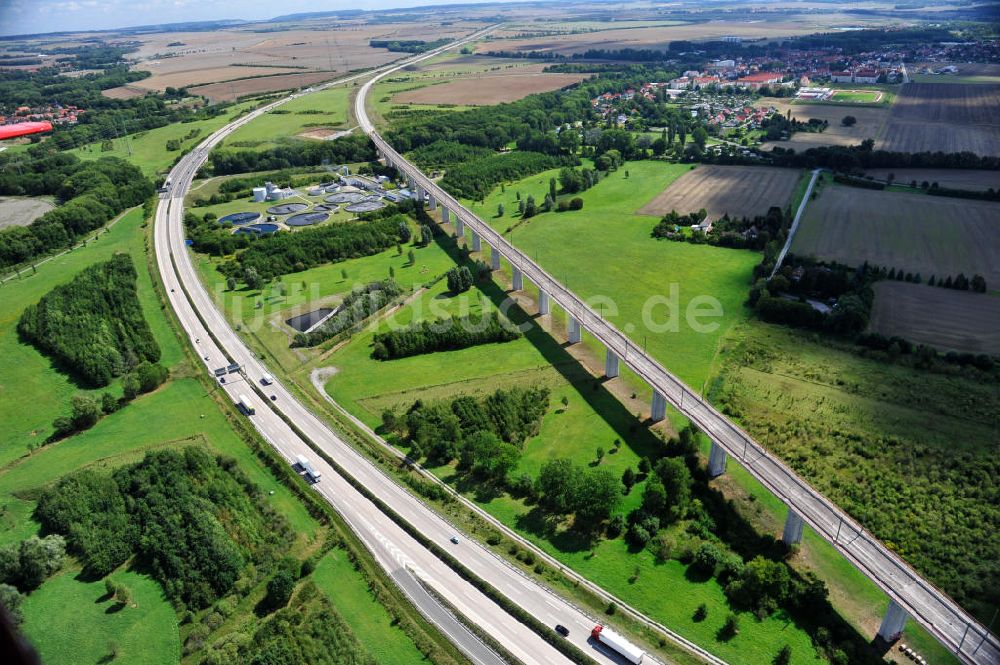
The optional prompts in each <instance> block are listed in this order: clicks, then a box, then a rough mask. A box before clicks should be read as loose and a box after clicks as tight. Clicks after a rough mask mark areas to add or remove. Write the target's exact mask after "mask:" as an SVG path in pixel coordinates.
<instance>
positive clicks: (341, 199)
mask: <svg viewBox="0 0 1000 665" xmlns="http://www.w3.org/2000/svg"><path fill="white" fill-rule="evenodd" d="M323 200H324V201H326V202H327V203H358V202H360V201H364V200H365V195H364V194H359V193H357V192H344V193H343V194H331V195H330V196H328V197H326V198H325V199H323Z"/></svg>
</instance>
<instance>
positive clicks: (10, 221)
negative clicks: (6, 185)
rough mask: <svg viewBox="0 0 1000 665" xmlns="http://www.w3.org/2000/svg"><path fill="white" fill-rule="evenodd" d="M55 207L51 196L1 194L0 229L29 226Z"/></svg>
mask: <svg viewBox="0 0 1000 665" xmlns="http://www.w3.org/2000/svg"><path fill="white" fill-rule="evenodd" d="M54 207H55V206H54V205H53V203H52V201H51V199H50V198H49V197H33V198H32V197H26V196H0V229H5V228H7V227H9V226H27V225H28V224H31V223H32V222H33V221H35V220H36V219H38V218H39V217H41V216H42V215H44V214H45V213H47V212H48V211H49V210H52V208H54Z"/></svg>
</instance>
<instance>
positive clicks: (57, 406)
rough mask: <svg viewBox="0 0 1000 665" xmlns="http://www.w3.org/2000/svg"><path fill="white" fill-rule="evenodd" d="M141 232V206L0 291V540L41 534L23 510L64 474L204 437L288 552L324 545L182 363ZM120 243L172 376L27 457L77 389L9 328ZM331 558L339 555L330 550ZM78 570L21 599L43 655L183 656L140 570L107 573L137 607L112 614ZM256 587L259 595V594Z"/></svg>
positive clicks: (403, 656)
mask: <svg viewBox="0 0 1000 665" xmlns="http://www.w3.org/2000/svg"><path fill="white" fill-rule="evenodd" d="M147 232H148V229H147V228H145V225H144V223H143V219H142V214H141V210H137V211H133V212H131V213H129V214H128V215H127V216H126V217H125V218H123V219H122V220H121V221H120V222H119V223H118V224H116V225H115V226H114V227H113V228H112V229H111V230H110V231H109V232H108V233H107V234H106V235H102V236H101V237H100V238H99V239H98V240H97V241H96V242H92V243H91V244H90V245H89V246H88V247H85V248H81V249H77V250H74V251H73V252H71V253H69V254H67V255H66V256H64V257H60V258H59V259H57V260H54V261H51V262H49V263H47V264H45V265H43V266H41V267H40V268H39V269H38V273H37V274H35V275H32V276H30V277H25V278H23V279H22V280H20V281H15V282H12V283H9V284H7V285H5V286H4V287H2V289H0V297H2V299H0V315H2V316H3V318H2V320H0V351H2V356H3V357H4V359H5V362H6V361H9V365H6V366H4V368H3V374H2V376H3V381H4V383H3V389H2V390H0V417H2V418H3V419H5V422H4V423H3V425H2V426H3V427H5V431H8V432H18V433H20V435H19V436H18V437H16V438H12V437H8V438H7V439H5V441H4V446H3V447H2V448H0V452H2V454H3V459H2V462H0V543H3V544H6V543H10V542H16V541H18V540H21V539H23V538H26V537H28V536H30V535H33V534H35V533H37V531H38V524H37V523H36V522H34V520H33V519H32V518H31V513H32V510H33V509H34V501H35V499H36V497H37V494H38V492H39V490H41V489H42V488H44V487H46V486H49V485H50V484H52V483H54V482H56V481H57V480H58V479H59V478H60V477H62V476H64V475H66V474H68V473H71V472H73V471H76V470H78V469H81V468H95V469H105V470H110V469H113V468H115V467H118V466H121V465H123V464H128V463H132V462H136V461H138V460H140V459H141V458H142V457H143V456H144V455H145V454H146V453H147V452H149V451H150V450H154V449H159V448H171V447H180V446H185V445H201V446H206V447H208V448H209V449H210V450H211V451H212V452H214V453H216V454H220V455H225V456H228V457H232V458H235V459H236V460H237V462H238V464H239V466H240V467H241V468H242V470H243V471H244V472H245V473H246V474H247V476H248V477H249V478H250V480H251V481H253V482H254V483H255V484H257V485H258V486H259V487H260V488H261V489H262V490H263V491H264V492H265V494H266V495H267V497H268V501H269V502H270V503H271V504H272V505H273V506H274V507H275V509H276V510H277V511H278V512H280V513H281V514H282V515H284V516H285V517H286V518H287V519H288V520H289V522H290V524H291V525H292V527H293V529H294V531H295V533H296V538H295V541H294V542H293V543H290V552H289V553H290V554H291V555H292V556H296V557H305V556H308V555H310V554H311V553H312V552H313V551H315V550H316V549H317V548H318V547H319V546H320V545H321V544H322V541H323V539H324V538H325V536H324V533H325V529H324V528H323V527H321V526H320V524H319V523H318V522H317V521H316V520H315V519H314V518H313V517H312V516H311V515H310V514H309V513H308V511H307V510H306V508H305V506H304V505H303V504H302V503H301V502H300V501H299V500H298V499H297V498H296V497H295V496H294V495H293V494H292V492H291V491H290V490H289V489H288V488H287V487H286V486H285V485H283V484H282V483H281V482H279V481H278V480H277V479H276V477H275V476H274V475H273V474H272V473H271V472H270V471H268V470H267V468H266V467H265V466H264V465H263V464H262V462H261V461H260V460H259V459H258V458H257V456H256V455H255V454H254V453H253V451H252V450H251V449H250V448H249V447H248V445H247V444H246V443H245V442H244V441H243V440H242V439H241V438H240V436H239V435H238V434H237V433H236V431H234V427H235V426H240V427H243V426H245V424H243V423H242V422H240V419H241V418H242V417H241V416H238V415H237V414H236V413H235V411H234V410H232V409H226V410H225V411H224V410H221V409H220V408H219V403H217V402H216V399H215V397H214V396H213V395H212V394H210V393H208V392H206V389H205V387H204V385H203V384H202V383H201V382H200V381H198V380H197V379H196V378H194V373H195V372H198V371H201V369H200V367H199V368H197V369H196V368H194V367H193V366H192V365H191V364H190V361H189V360H188V359H187V357H186V355H185V353H184V350H183V347H182V346H181V342H180V341H179V340H178V338H177V336H176V335H175V333H174V332H173V330H172V324H171V322H170V320H169V318H168V316H167V312H165V311H164V310H163V309H161V305H160V300H159V298H158V296H157V294H156V293H155V291H154V289H153V284H152V279H151V277H150V273H149V272H148V270H147V263H146V256H145V252H144V247H145V243H146V241H147V235H146V234H147ZM116 251H123V252H128V253H130V254H131V255H132V257H133V260H134V261H135V263H136V268H137V271H138V273H139V298H140V302H141V304H142V308H143V312H144V314H145V316H146V319H147V320H148V321H149V323H150V327H151V328H152V330H153V334H154V336H155V338H156V340H157V342H158V343H159V345H160V347H161V349H162V359H161V362H162V363H163V364H164V365H165V366H167V367H169V368H170V370H171V374H172V378H171V379H170V380H169V381H168V382H167V383H166V384H164V385H163V386H161V387H160V388H159V389H158V390H156V391H155V392H153V393H150V394H147V395H143V396H140V397H139V398H138V399H136V400H135V401H134V402H133V403H131V404H129V405H128V406H126V407H125V408H123V409H122V410H120V411H118V412H116V413H114V414H112V415H110V416H106V417H105V418H103V419H101V420H100V421H99V422H98V423H97V425H95V426H94V427H93V428H91V429H89V430H86V431H85V432H82V433H80V434H77V435H76V436H73V437H70V438H68V439H65V440H63V441H60V442H58V443H53V444H50V445H47V446H44V447H41V448H39V449H38V450H36V451H35V452H34V453H32V454H31V455H28V456H23V455H24V453H25V452H26V449H27V445H26V444H27V442H28V441H30V440H32V439H31V438H29V437H28V436H27V435H25V434H24V431H25V429H26V428H27V427H34V426H36V425H35V423H38V425H37V427H39V428H40V429H42V430H43V431H42V432H41V433H40V434H39V435H38V436H40V437H42V438H44V436H46V435H47V433H48V431H49V430H48V421H50V420H51V418H52V417H54V416H55V415H58V414H61V413H63V412H68V410H69V396H70V395H71V394H73V393H74V392H75V391H76V390H77V388H76V387H75V386H74V385H73V384H72V382H71V381H70V380H69V379H67V377H65V376H64V375H63V374H61V373H59V372H57V371H56V370H55V369H54V368H51V367H50V366H49V363H48V361H47V360H46V359H45V358H44V357H43V356H41V354H39V353H38V352H37V351H35V350H34V348H33V347H30V346H27V345H23V344H21V343H20V342H18V341H17V337H16V333H15V332H14V330H13V328H14V326H15V325H16V320H17V317H18V316H19V315H20V311H21V310H23V308H24V306H26V305H27V304H29V303H31V302H34V301H36V300H37V299H38V298H39V297H41V295H43V294H44V293H46V292H47V291H48V290H49V289H51V288H52V286H54V285H56V284H59V283H62V282H64V281H67V280H69V279H70V278H71V277H72V276H73V275H75V274H76V273H77V272H78V271H79V270H82V269H83V268H84V267H86V266H87V265H91V264H92V263H95V262H97V261H100V260H104V259H106V258H108V257H109V256H110V255H111V254H112V253H113V252H116ZM116 389H117V388H116ZM223 399H224V398H223ZM337 556H344V555H343V553H342V552H341V551H339V550H338V551H337ZM77 572H78V568H76V567H75V564H73V563H72V561H71V562H70V563H68V564H67V567H66V569H64V571H62V572H61V573H59V574H57V575H56V576H55V577H54V578H53V579H51V580H49V581H47V582H46V583H44V584H43V585H42V586H41V588H39V589H38V590H37V591H35V592H34V593H32V594H31V595H30V596H28V597H27V598H26V600H25V603H24V605H23V611H24V616H25V624H24V630H25V633H26V634H27V635H28V636H29V638H32V639H33V640H34V642H35V644H36V646H38V648H39V649H40V652H41V655H42V657H43V659H44V662H46V663H53V664H55V665H61V664H63V663H67V664H69V663H73V664H75V663H80V662H100V661H101V659H102V658H103V657H104V656H106V655H107V654H108V644H109V642H110V641H115V642H116V643H117V645H118V647H119V657H118V658H119V660H120V661H121V662H129V663H133V662H134V663H150V664H159V663H177V662H178V661H179V659H180V637H179V629H178V618H177V615H176V612H175V611H174V609H173V607H172V606H171V605H170V604H169V603H168V602H167V601H166V600H165V599H164V597H163V595H162V591H161V589H160V586H159V585H158V584H157V583H156V582H155V581H153V580H152V579H151V578H149V577H148V576H146V575H144V574H142V573H138V572H125V571H122V570H119V571H116V572H115V573H113V574H112V576H113V577H114V578H115V579H116V580H118V581H123V582H125V583H126V584H127V585H128V586H129V587H130V588H131V589H132V591H133V596H134V602H135V604H136V605H137V607H129V608H123V609H122V610H120V611H109V607H110V606H111V605H112V603H109V602H98V599H99V598H101V597H103V596H104V595H105V592H104V582H103V580H97V581H89V580H84V579H81V578H80V577H78V575H77ZM337 577H338V585H337V591H338V592H337V593H336V594H333V595H332V596H331V600H332V602H333V603H334V605H335V606H336V607H338V608H339V607H340V604H341V603H343V604H344V605H345V607H348V608H357V607H365V606H366V604H371V605H375V608H374V609H369V610H366V611H368V612H369V614H370V615H371V616H377V615H378V612H377V610H381V612H382V613H383V615H384V613H385V610H384V609H383V608H381V606H380V605H377V603H376V601H375V600H374V599H373V597H372V595H371V593H370V592H369V591H368V589H367V584H366V582H365V581H364V578H363V577H362V576H361V574H360V573H357V572H355V571H354V570H353V568H350V567H347V568H341V569H339V570H338V572H337ZM258 595H261V596H262V595H263V591H260V593H259V594H258ZM251 611H252V603H249V604H248V603H243V604H241V606H240V608H239V610H238V612H237V614H236V615H234V617H233V618H232V619H231V620H230V622H232V621H234V620H235V621H237V622H239V621H245V619H246V618H247V617H246V616H243V618H242V619H240V614H239V613H240V612H245V613H249V612H251ZM348 619H349V622H350V623H351V624H352V625H353V624H354V622H355V621H358V622H359V625H360V629H361V630H363V631H365V636H366V637H367V638H368V639H367V641H368V642H369V643H372V644H377V645H379V646H378V647H377V648H375V647H373V652H372V653H373V655H375V656H377V655H378V654H382V653H386V654H390V661H391V662H416V659H415V657H414V654H415V653H416V654H417V655H419V652H417V651H416V648H415V646H414V645H413V643H412V642H411V641H410V639H409V638H408V637H407V636H406V635H405V634H404V633H403V632H402V630H401V629H399V628H397V627H395V626H394V625H391V624H390V622H388V621H374V620H373V619H371V618H364V617H363V616H361V613H359V612H357V611H355V612H354V613H353V615H352V616H349V617H348ZM223 630H225V629H223ZM397 656H398V659H397Z"/></svg>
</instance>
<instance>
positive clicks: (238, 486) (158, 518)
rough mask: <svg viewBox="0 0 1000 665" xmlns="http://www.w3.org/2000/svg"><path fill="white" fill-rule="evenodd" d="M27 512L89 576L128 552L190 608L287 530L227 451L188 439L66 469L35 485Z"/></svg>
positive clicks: (282, 541)
mask: <svg viewBox="0 0 1000 665" xmlns="http://www.w3.org/2000/svg"><path fill="white" fill-rule="evenodd" d="M34 517H35V519H37V520H38V521H39V522H40V523H41V524H42V527H43V528H44V529H46V530H47V531H49V532H53V533H58V534H61V535H63V536H64V537H65V538H66V542H67V545H68V547H69V550H70V551H71V552H72V553H73V554H75V555H76V556H77V557H78V558H79V559H80V561H81V562H82V563H83V566H84V570H85V571H86V573H87V574H88V575H94V576H97V577H103V576H105V575H107V574H108V573H110V572H111V571H113V570H114V569H116V568H117V567H119V566H120V565H122V564H123V563H125V562H127V561H129V560H131V559H133V558H134V560H135V562H136V564H137V565H139V566H140V567H141V568H142V569H144V570H146V571H147V572H149V573H150V574H151V575H152V576H153V577H154V578H155V579H157V580H158V581H159V582H160V584H161V585H162V586H163V589H164V591H165V593H166V595H167V597H168V598H170V599H171V600H172V601H174V602H175V603H177V604H179V605H181V606H182V607H183V606H188V607H191V608H194V609H200V608H203V607H206V606H208V605H210V604H211V603H212V602H214V601H215V600H216V599H218V598H220V597H222V596H223V595H226V594H228V593H230V592H231V591H232V590H233V588H234V586H235V584H236V581H237V579H238V578H239V577H240V575H241V574H243V572H244V570H245V569H246V567H247V565H248V564H251V563H252V564H253V565H254V566H255V567H257V568H261V569H264V570H266V569H268V568H269V567H270V566H272V565H273V564H274V562H275V561H276V560H277V558H278V557H279V556H280V554H281V553H283V552H284V551H286V550H287V548H288V542H290V538H291V535H292V533H291V528H290V526H289V524H288V522H287V520H285V518H284V517H283V516H282V515H280V514H279V513H277V512H275V511H274V509H273V508H271V506H270V505H269V504H268V502H267V500H266V498H265V496H264V494H263V493H262V492H261V490H260V489H259V488H258V487H257V486H255V485H253V484H252V483H251V482H250V480H249V479H248V478H247V477H246V476H245V475H244V474H243V472H242V471H241V470H240V469H239V468H238V467H237V465H236V462H235V461H234V460H231V459H230V460H227V459H222V458H215V457H212V456H211V455H209V454H208V453H207V452H205V451H204V450H202V449H200V448H196V447H187V448H184V449H181V450H162V451H155V452H151V453H148V454H147V455H146V457H145V458H144V459H143V460H142V461H140V462H138V463H136V464H131V465H128V466H124V467H121V468H119V469H116V470H115V471H113V472H111V473H105V472H101V471H93V470H89V469H88V470H83V471H78V472H76V473H74V474H71V475H69V476H66V477H64V478H63V479H61V480H60V481H59V482H58V483H56V484H55V485H54V486H52V487H50V488H48V489H46V490H45V491H44V492H43V493H42V494H41V496H40V497H39V499H38V505H37V507H36V508H35V513H34Z"/></svg>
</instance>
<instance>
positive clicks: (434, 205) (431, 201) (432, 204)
mask: <svg viewBox="0 0 1000 665" xmlns="http://www.w3.org/2000/svg"><path fill="white" fill-rule="evenodd" d="M437 207H438V202H437V199H435V198H434V197H433V196H431V197H430V199H429V200H428V201H427V208H428V210H437Z"/></svg>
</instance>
